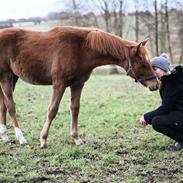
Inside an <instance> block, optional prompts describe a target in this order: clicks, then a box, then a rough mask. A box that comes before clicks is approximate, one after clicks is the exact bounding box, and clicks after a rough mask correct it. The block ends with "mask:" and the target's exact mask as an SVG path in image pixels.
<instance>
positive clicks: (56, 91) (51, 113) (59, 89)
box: [40, 84, 66, 148]
mask: <svg viewBox="0 0 183 183" xmlns="http://www.w3.org/2000/svg"><path fill="white" fill-rule="evenodd" d="M65 88H66V87H65V85H63V84H58V85H54V86H53V93H52V98H51V102H50V105H49V108H48V114H47V119H46V122H45V123H44V126H43V129H42V131H41V134H40V144H41V145H40V148H46V147H47V144H46V140H47V137H48V131H49V128H50V125H51V122H52V120H53V119H54V118H55V116H56V114H57V111H58V107H59V104H60V100H61V98H62V96H63V94H64V91H65Z"/></svg>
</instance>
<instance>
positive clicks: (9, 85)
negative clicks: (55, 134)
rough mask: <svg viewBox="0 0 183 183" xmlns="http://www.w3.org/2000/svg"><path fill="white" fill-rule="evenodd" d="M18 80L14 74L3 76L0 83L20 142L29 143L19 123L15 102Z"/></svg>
mask: <svg viewBox="0 0 183 183" xmlns="http://www.w3.org/2000/svg"><path fill="white" fill-rule="evenodd" d="M16 81H17V79H15V78H14V77H13V76H12V77H9V78H6V77H5V78H1V81H0V85H1V89H2V91H3V95H4V103H5V105H6V108H7V109H8V112H9V114H10V117H11V118H12V120H13V126H14V128H15V135H16V138H17V139H18V140H19V142H20V144H25V143H27V141H26V139H25V138H24V136H23V133H22V131H21V129H20V128H19V124H18V121H17V117H16V110H15V103H14V100H13V90H14V87H15V83H16Z"/></svg>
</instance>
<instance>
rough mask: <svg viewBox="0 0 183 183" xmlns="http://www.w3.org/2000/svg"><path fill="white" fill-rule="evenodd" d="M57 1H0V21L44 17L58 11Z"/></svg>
mask: <svg viewBox="0 0 183 183" xmlns="http://www.w3.org/2000/svg"><path fill="white" fill-rule="evenodd" d="M57 4H58V0H0V20H5V19H8V18H14V19H18V18H27V17H31V16H45V15H46V14H47V13H48V12H50V11H58V6H57Z"/></svg>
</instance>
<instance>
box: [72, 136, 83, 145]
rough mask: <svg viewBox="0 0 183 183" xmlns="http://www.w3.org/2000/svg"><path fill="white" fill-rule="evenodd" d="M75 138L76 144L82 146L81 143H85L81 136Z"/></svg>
mask: <svg viewBox="0 0 183 183" xmlns="http://www.w3.org/2000/svg"><path fill="white" fill-rule="evenodd" d="M73 140H74V143H75V145H77V146H80V145H82V144H84V141H83V140H82V139H80V138H79V139H73Z"/></svg>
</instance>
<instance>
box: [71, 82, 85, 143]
mask: <svg viewBox="0 0 183 183" xmlns="http://www.w3.org/2000/svg"><path fill="white" fill-rule="evenodd" d="M82 88H83V85H79V86H71V106H70V110H71V116H72V119H71V136H72V139H73V141H74V143H75V144H76V145H80V144H82V143H83V141H82V140H81V139H80V137H79V135H78V128H77V126H78V114H79V108H80V97H81V92H82Z"/></svg>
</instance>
